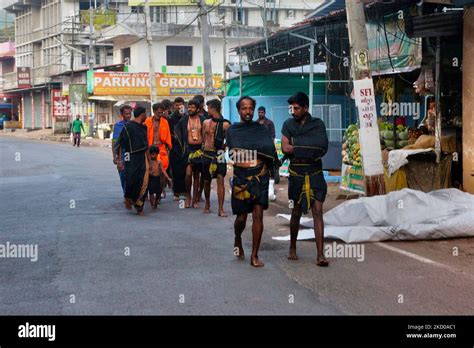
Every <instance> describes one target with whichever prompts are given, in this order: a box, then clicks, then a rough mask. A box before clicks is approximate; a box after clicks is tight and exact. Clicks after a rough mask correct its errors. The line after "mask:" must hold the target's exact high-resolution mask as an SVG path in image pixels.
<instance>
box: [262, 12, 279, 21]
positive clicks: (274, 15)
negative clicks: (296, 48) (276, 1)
mask: <svg viewBox="0 0 474 348" xmlns="http://www.w3.org/2000/svg"><path fill="white" fill-rule="evenodd" d="M265 20H266V21H269V22H273V24H278V11H277V10H273V9H267V11H266V13H265Z"/></svg>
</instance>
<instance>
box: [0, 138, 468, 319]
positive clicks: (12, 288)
mask: <svg viewBox="0 0 474 348" xmlns="http://www.w3.org/2000/svg"><path fill="white" fill-rule="evenodd" d="M0 155H1V167H0V176H1V182H0V192H1V197H2V199H1V200H0V209H1V211H2V221H1V226H2V227H1V230H2V231H1V233H0V244H2V243H6V242H7V241H9V242H10V243H17V244H22V243H24V244H38V252H39V255H38V261H37V262H31V261H30V260H28V259H13V258H11V259H8V258H3V259H2V258H0V299H1V300H0V313H2V314H197V315H200V314H270V315H272V314H290V315H294V314H301V315H307V314H323V315H325V314H472V313H473V312H474V301H472V293H474V285H473V284H474V283H473V282H472V280H473V277H474V271H473V267H472V256H473V255H474V246H473V242H472V239H471V240H468V239H455V240H449V241H435V242H411V243H409V242H403V243H401V242H393V243H384V245H390V246H393V248H392V249H390V250H389V249H387V248H385V247H383V246H381V245H379V244H366V245H365V259H364V261H363V262H358V261H357V260H356V259H332V260H331V264H330V267H329V268H327V269H322V268H319V267H317V266H315V264H314V258H315V247H314V242H300V243H299V256H300V261H298V262H296V263H295V262H289V261H287V260H286V253H287V247H288V245H287V243H284V242H278V241H274V240H272V239H271V236H273V235H285V234H288V224H287V223H286V222H285V221H282V220H277V219H275V218H274V215H275V214H276V213H287V212H288V211H289V210H288V209H286V210H285V208H284V206H285V204H284V203H282V204H280V205H275V204H273V205H272V206H271V208H270V209H269V211H268V212H267V214H266V216H265V232H264V238H263V242H262V247H261V252H260V255H261V258H262V259H263V261H264V262H265V268H264V269H254V268H252V267H250V265H249V262H248V255H249V252H250V231H249V227H247V230H246V231H245V232H244V237H245V239H244V241H245V248H246V251H247V260H246V261H243V262H241V261H238V260H236V259H235V258H234V256H233V255H232V247H233V230H232V225H233V218H232V217H228V218H224V219H221V218H218V217H217V216H216V215H215V214H213V215H210V216H204V215H203V214H202V213H201V210H193V209H179V208H178V206H177V203H176V202H172V201H171V199H170V198H167V199H164V200H163V201H162V204H161V205H160V206H159V209H158V210H157V211H150V210H149V209H147V210H146V216H145V217H137V216H135V215H134V214H132V213H130V212H128V211H126V210H125V209H124V208H123V206H122V203H121V190H120V184H119V179H118V175H117V173H116V170H115V167H114V166H113V164H112V160H111V153H110V148H100V147H97V148H93V147H89V148H86V147H84V148H79V149H77V148H73V147H72V146H71V145H70V144H67V143H64V144H61V143H50V142H44V141H33V140H25V139H17V138H14V137H10V136H8V137H6V136H0ZM18 156H19V157H18ZM18 158H19V160H16V159H18ZM284 184H285V180H282V184H281V185H284ZM277 194H278V201H279V203H281V202H285V201H286V197H284V195H285V192H284V191H277ZM227 201H228V198H227ZM216 203H217V202H216V199H215V197H213V201H212V204H213V208H214V212H215V211H216V210H215V207H216ZM147 207H148V206H147ZM226 208H227V210H228V211H229V212H230V205H229V203H228V202H226ZM249 222H250V221H249ZM249 225H250V224H248V226H249ZM455 247H456V248H458V250H459V253H458V255H457V256H453V253H452V250H453V248H455ZM394 248H395V249H399V250H402V251H405V253H400V252H397V251H396V250H394ZM407 252H408V253H407ZM407 255H408V256H407ZM410 255H411V256H410ZM413 255H417V256H418V258H417V257H415V256H413ZM425 259H429V260H433V261H436V263H434V264H433V263H427V262H424V261H423V260H425Z"/></svg>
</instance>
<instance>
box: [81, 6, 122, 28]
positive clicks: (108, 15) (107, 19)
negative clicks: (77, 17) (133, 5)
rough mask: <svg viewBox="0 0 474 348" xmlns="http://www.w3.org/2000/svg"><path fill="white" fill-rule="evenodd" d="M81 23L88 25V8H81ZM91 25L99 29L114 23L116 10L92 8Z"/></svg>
mask: <svg viewBox="0 0 474 348" xmlns="http://www.w3.org/2000/svg"><path fill="white" fill-rule="evenodd" d="M80 13H81V24H82V25H87V26H89V25H90V18H89V17H90V10H82V11H80ZM92 18H93V25H94V29H95V30H101V29H103V28H105V27H108V26H111V25H115V23H116V22H117V12H116V11H115V10H109V9H93V10H92Z"/></svg>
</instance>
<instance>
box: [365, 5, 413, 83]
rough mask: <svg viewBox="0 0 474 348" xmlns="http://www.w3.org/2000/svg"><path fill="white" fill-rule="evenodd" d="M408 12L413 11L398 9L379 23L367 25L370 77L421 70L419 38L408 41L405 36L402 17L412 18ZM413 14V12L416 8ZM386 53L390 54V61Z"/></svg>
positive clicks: (371, 22)
mask: <svg viewBox="0 0 474 348" xmlns="http://www.w3.org/2000/svg"><path fill="white" fill-rule="evenodd" d="M409 11H412V10H405V11H403V10H400V11H398V12H397V13H394V14H391V15H387V16H385V17H384V18H381V19H379V20H370V21H369V22H367V25H366V29H367V37H368V41H369V61H370V69H371V70H372V75H386V74H397V73H401V72H409V71H413V70H416V69H419V68H420V67H421V58H422V42H421V38H417V39H410V38H409V37H408V36H407V35H406V33H405V20H404V18H407V17H408V16H410V15H411V14H410V13H409ZM414 11H415V12H416V9H415V10H414ZM414 15H416V13H415V14H414ZM384 22H385V27H384ZM385 29H386V30H385ZM385 34H386V35H385ZM387 41H388V49H387ZM388 51H390V58H389V56H388V53H387V52H388ZM390 61H391V62H390ZM392 65H393V69H392Z"/></svg>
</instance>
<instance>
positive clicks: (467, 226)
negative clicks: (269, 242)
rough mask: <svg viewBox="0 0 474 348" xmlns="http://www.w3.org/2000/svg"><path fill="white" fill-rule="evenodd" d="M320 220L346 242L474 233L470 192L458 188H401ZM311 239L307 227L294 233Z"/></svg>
mask: <svg viewBox="0 0 474 348" xmlns="http://www.w3.org/2000/svg"><path fill="white" fill-rule="evenodd" d="M278 216H280V217H283V218H285V219H287V220H289V219H290V215H283V214H279V215H278ZM301 224H302V225H303V226H304V227H309V228H311V227H313V220H312V219H310V218H303V219H301ZM324 224H325V227H324V236H325V237H328V238H337V239H341V240H343V241H344V242H346V243H360V242H377V241H383V240H421V239H440V238H453V237H474V195H471V194H469V193H465V192H462V191H459V190H457V189H443V190H437V191H433V192H430V193H424V192H421V191H416V190H411V189H403V190H401V191H394V192H390V193H389V194H387V195H382V196H375V197H362V198H359V199H355V200H350V201H347V202H345V203H343V204H341V205H339V206H337V207H336V208H334V209H331V210H330V211H328V212H327V213H325V214H324ZM311 238H314V232H313V230H312V229H306V230H302V231H300V233H299V235H298V239H301V240H303V239H311ZM273 239H277V240H289V236H286V237H274V238H273Z"/></svg>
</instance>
